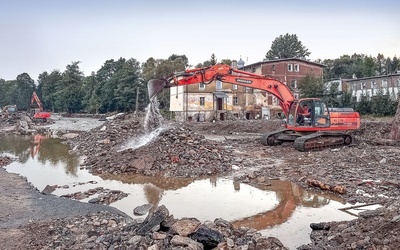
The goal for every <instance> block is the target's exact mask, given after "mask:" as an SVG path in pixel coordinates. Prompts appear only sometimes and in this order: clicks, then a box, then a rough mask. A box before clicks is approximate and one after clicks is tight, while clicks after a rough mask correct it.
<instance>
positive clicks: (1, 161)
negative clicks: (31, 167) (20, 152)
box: [0, 156, 14, 167]
mask: <svg viewBox="0 0 400 250" xmlns="http://www.w3.org/2000/svg"><path fill="white" fill-rule="evenodd" d="M13 161H14V160H13V159H11V157H8V156H0V167H4V166H7V165H8V164H10V163H11V162H13Z"/></svg>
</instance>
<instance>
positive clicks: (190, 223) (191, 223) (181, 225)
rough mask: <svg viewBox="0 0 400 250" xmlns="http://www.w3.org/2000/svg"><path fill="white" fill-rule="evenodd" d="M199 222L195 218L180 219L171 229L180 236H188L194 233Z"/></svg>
mask: <svg viewBox="0 0 400 250" xmlns="http://www.w3.org/2000/svg"><path fill="white" fill-rule="evenodd" d="M200 224H201V222H200V221H199V220H197V219H182V220H178V221H177V222H175V223H174V224H173V225H172V229H173V230H174V231H175V232H176V233H177V234H179V235H180V236H188V235H189V234H192V233H194V232H195V231H196V230H197V228H198V227H199V225H200Z"/></svg>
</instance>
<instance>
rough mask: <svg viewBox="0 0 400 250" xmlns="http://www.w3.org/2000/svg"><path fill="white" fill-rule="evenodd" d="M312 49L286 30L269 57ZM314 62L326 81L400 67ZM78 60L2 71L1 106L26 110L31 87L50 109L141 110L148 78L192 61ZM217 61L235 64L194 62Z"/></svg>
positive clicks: (379, 62)
mask: <svg viewBox="0 0 400 250" xmlns="http://www.w3.org/2000/svg"><path fill="white" fill-rule="evenodd" d="M288 41H290V43H291V44H292V45H293V46H294V45H296V46H297V47H298V49H297V50H290V51H287V52H285V53H283V52H282V53H281V52H279V50H289V47H288V46H283V45H284V44H287V43H288ZM300 52H301V53H300ZM296 53H300V54H296ZM309 54H310V52H308V50H307V48H305V46H303V45H302V44H301V42H300V41H298V39H297V36H295V35H289V34H286V35H285V36H280V37H278V38H277V39H276V40H275V41H274V42H273V45H272V46H271V50H270V51H268V53H267V54H266V60H267V59H268V58H276V56H277V55H279V56H281V57H282V55H283V56H284V57H283V58H285V57H286V58H290V57H297V58H305V57H306V56H308V55H309ZM316 62H318V63H321V64H324V65H326V67H325V69H324V79H325V81H327V80H331V79H340V78H341V79H344V78H352V77H354V76H355V77H357V78H362V77H370V76H376V75H385V74H392V73H396V72H397V71H398V70H399V69H400V60H399V59H398V58H397V57H393V58H389V57H385V56H384V55H382V54H378V55H377V56H376V57H372V56H370V55H363V54H353V55H343V56H341V57H340V58H337V59H325V60H317V61H316ZM79 63H80V62H72V63H71V64H69V65H67V66H66V67H65V70H64V71H63V72H61V71H59V70H53V71H51V72H48V71H44V72H43V73H41V74H40V75H39V76H38V79H32V78H31V76H29V75H28V74H27V73H21V74H20V75H18V76H17V77H16V79H15V80H7V81H6V80H4V79H2V78H1V76H0V107H3V106H5V105H12V104H15V105H17V107H18V109H19V110H28V109H29V106H30V99H31V96H32V93H33V91H36V92H37V94H38V95H39V97H40V99H41V100H42V102H43V105H44V107H45V109H46V110H48V111H52V112H68V113H81V112H87V113H107V112H114V111H134V110H136V108H137V105H136V104H139V105H138V108H139V110H144V108H145V107H146V106H147V104H148V102H149V100H148V95H147V82H148V81H149V80H150V79H153V78H167V77H168V76H169V75H170V74H171V73H172V72H174V71H183V70H185V69H187V68H189V67H192V66H189V64H188V58H187V57H186V56H185V55H175V54H173V55H171V56H170V57H169V58H167V59H154V58H152V57H150V58H149V59H148V60H147V61H146V62H143V63H140V62H139V61H137V60H136V59H134V58H130V59H125V58H119V59H118V60H115V59H110V60H107V61H106V62H104V64H103V65H102V67H101V68H100V69H99V70H98V71H97V72H92V73H91V75H89V76H84V75H83V73H82V71H80V69H79ZM216 63H225V64H231V60H230V59H222V60H220V61H218V59H217V58H216V56H215V54H212V55H211V58H210V60H207V61H205V62H203V63H198V64H197V65H196V67H207V66H210V65H215V64H216ZM300 88H301V90H302V92H303V96H304V97H306V96H312V97H320V98H323V99H325V101H326V102H327V103H328V104H329V105H332V106H352V107H354V108H355V109H356V110H360V111H361V113H362V114H375V115H393V114H394V112H395V111H396V108H392V107H393V106H394V107H396V105H397V100H389V99H387V97H385V96H382V97H379V98H374V99H373V100H363V101H362V102H361V103H358V104H355V103H351V98H350V97H351V96H349V93H337V91H336V90H335V88H334V86H333V87H332V86H331V88H330V89H328V90H327V89H325V88H324V84H323V82H322V79H313V78H312V76H310V77H307V78H306V79H304V81H303V82H302V83H300ZM339 94H340V97H339V98H338V96H339ZM385 98H386V99H385ZM158 99H159V102H160V107H161V109H163V108H164V109H168V107H169V93H168V91H163V92H161V94H160V95H159V96H158ZM373 101H375V102H377V103H379V105H378V104H377V103H374V102H373ZM378 106H379V107H378ZM381 106H382V107H381ZM383 106H384V107H383ZM388 107H390V108H388ZM384 108H385V109H384Z"/></svg>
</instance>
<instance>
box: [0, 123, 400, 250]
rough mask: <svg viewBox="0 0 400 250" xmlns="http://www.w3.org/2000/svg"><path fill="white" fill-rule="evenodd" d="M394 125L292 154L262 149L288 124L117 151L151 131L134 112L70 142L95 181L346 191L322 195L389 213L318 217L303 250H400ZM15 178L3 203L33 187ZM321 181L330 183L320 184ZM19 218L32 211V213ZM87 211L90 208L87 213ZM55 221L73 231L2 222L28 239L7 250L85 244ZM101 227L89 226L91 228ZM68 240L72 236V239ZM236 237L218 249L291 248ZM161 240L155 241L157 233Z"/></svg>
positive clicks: (288, 148) (4, 233)
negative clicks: (17, 186)
mask: <svg viewBox="0 0 400 250" xmlns="http://www.w3.org/2000/svg"><path fill="white" fill-rule="evenodd" d="M390 126H391V120H379V121H377V120H363V121H362V127H361V129H360V130H358V131H355V132H352V135H353V137H354V143H353V144H352V145H351V146H347V147H339V148H334V149H324V150H321V151H315V152H299V151H296V150H295V149H293V147H292V145H291V144H290V143H284V144H282V145H278V146H274V147H269V146H262V145H261V143H260V139H259V138H260V135H261V134H263V133H265V132H268V131H272V130H275V129H278V128H280V122H279V121H267V120H243V121H242V120H239V121H223V122H215V123H208V122H204V123H196V122H192V123H169V124H168V127H167V128H166V129H165V130H164V131H162V132H161V133H160V134H159V135H158V136H157V137H155V138H154V139H153V140H152V141H151V142H150V143H148V144H146V145H145V146H142V147H140V148H138V149H124V150H117V149H119V148H120V146H121V145H122V144H124V143H126V142H127V140H128V139H129V138H131V137H133V136H138V135H142V134H144V133H145V131H144V129H143V124H142V120H141V119H136V118H132V117H129V116H125V117H120V118H119V119H117V120H113V121H107V122H106V123H104V124H103V125H101V126H100V127H98V128H95V129H93V130H91V131H85V132H82V133H80V135H79V136H78V137H76V138H74V139H71V140H70V141H69V144H70V145H71V148H72V149H74V150H75V151H77V152H78V153H80V154H83V155H86V156H87V158H86V161H85V167H87V168H88V169H90V171H91V172H92V173H93V174H96V175H101V174H114V175H123V174H130V173H140V174H144V175H149V176H158V175H165V176H174V177H204V176H215V175H219V176H224V175H227V174H233V175H234V176H235V178H236V180H237V181H241V182H244V183H249V184H253V185H258V184H262V183H264V182H266V181H268V180H271V179H281V180H290V181H292V182H294V183H297V184H299V185H302V186H303V187H304V188H307V189H313V190H320V189H321V187H327V185H329V186H336V187H340V188H341V189H336V190H334V191H331V190H323V191H322V192H333V193H335V194H337V195H339V196H341V197H342V198H343V199H345V200H346V201H347V202H349V203H350V204H354V205H356V204H359V203H362V204H381V205H382V207H381V208H379V209H377V210H373V211H366V212H363V213H360V215H359V218H358V219H356V220H353V221H348V222H320V221H316V222H315V223H319V224H316V225H314V226H313V229H314V230H313V232H312V234H311V240H312V243H310V244H309V245H304V246H301V247H299V249H400V199H399V195H398V194H399V191H400V175H399V169H400V146H399V143H398V142H394V141H390V140H387V136H388V133H389V131H390ZM114 159H119V160H118V161H115V160H114ZM0 162H1V161H0ZM7 162H8V160H4V164H3V165H5V164H7ZM0 176H9V174H7V173H5V172H4V171H0ZM5 178H7V177H5ZM9 181H11V182H5V184H4V183H3V182H1V183H2V185H3V188H2V189H3V190H2V192H3V193H2V197H3V194H4V192H5V193H7V192H9V191H4V189H6V190H7V189H8V190H10V189H9V188H10V186H13V185H14V184H13V183H14V182H15V183H21V182H24V180H23V179H19V178H11V179H10V180H9ZM317 182H319V184H321V185H320V186H315V185H311V184H312V183H317ZM322 184H325V186H324V185H322ZM4 185H6V186H8V188H7V187H4ZM25 189H26V192H37V190H33V189H32V188H29V186H28V185H25ZM338 190H340V193H339V192H338ZM37 193H38V192H37ZM10 197H19V198H18V199H21V200H24V199H25V200H26V199H30V198H29V197H27V198H26V197H24V196H23V195H20V194H18V195H14V196H13V195H12V194H11V196H10ZM39 199H40V198H39ZM11 200H12V198H10V200H9V201H7V200H6V201H4V200H3V201H2V202H1V203H0V205H1V207H0V209H1V210H2V211H5V210H4V209H5V208H6V209H8V207H7V206H6V205H5V203H9V202H10V201H11ZM21 204H22V205H23V206H24V207H28V208H29V207H31V206H32V207H33V208H32V209H36V207H35V206H42V205H43V204H41V205H36V204H28V203H26V202H25V203H18V202H14V203H13V204H12V206H13V207H16V209H17V210H16V211H18V209H21V208H22V207H21ZM88 205H89V204H88ZM89 206H90V205H89ZM54 209H55V208H54ZM56 210H57V209H56ZM4 214H5V213H4V212H2V218H1V219H2V221H3V220H5V221H14V219H15V218H13V216H16V215H13V213H10V215H6V216H5V215H4ZM18 214H19V216H22V215H23V213H18ZM84 214H85V211H84V209H83V211H81V212H80V213H79V215H81V216H83V215H84ZM73 215H75V216H78V214H73ZM60 216H61V215H60ZM2 224H3V223H2ZM56 225H58V226H60V227H62V226H65V227H66V226H67V225H68V222H66V221H60V220H55V218H54V217H51V216H49V218H48V219H47V220H44V218H38V219H37V220H34V221H30V220H29V219H27V218H25V220H24V221H21V223H20V226H19V225H18V226H17V225H10V226H8V227H6V228H4V226H2V227H1V231H0V232H1V234H0V241H1V242H12V240H11V241H10V239H14V236H15V237H17V239H19V241H18V242H19V243H18V245H17V246H18V247H15V246H14V245H13V244H12V243H10V244H9V245H6V247H5V249H21V248H20V247H22V246H25V248H26V249H32V248H31V247H29V246H36V247H34V248H35V249H36V248H37V249H56V248H57V246H58V248H59V249H72V248H73V246H77V245H78V243H77V242H78V240H77V239H76V238H75V240H71V241H68V240H66V239H65V237H64V238H63V241H62V240H60V237H61V236H62V232H61V233H59V234H54V233H53V231H52V230H49V228H55V227H56ZM92 229H93V228H92ZM92 229H91V228H90V227H85V230H88V231H90V230H92ZM88 231H87V234H88ZM122 231H123V230H121V232H122ZM50 232H52V233H50ZM232 232H233V231H232ZM80 233H82V232H80ZM236 233H237V232H236ZM153 234H154V232H153ZM55 235H57V237H56V236H55ZM68 237H70V238H72V237H71V236H70V235H69V234H68ZM135 237H136V236H135ZM229 237H230V238H232V239H235V240H234V242H233V243H231V242H230V241H229V240H228V238H229ZM229 237H227V238H225V240H224V242H225V244H221V245H219V246H218V248H219V249H285V248H284V247H283V246H279V244H278V243H276V242H279V240H278V241H274V242H275V243H276V244H275V245H273V246H274V247H271V246H272V245H268V244H267V245H268V246H269V247H265V248H260V246H261V245H257V240H256V239H257V237H255V236H254V239H253V238H252V241H253V242H256V243H254V244H256V245H254V244H253V245H251V244H250V243H246V244H245V243H243V242H242V241H241V240H239V239H242V238H240V237H237V238H235V237H234V236H233V233H232V234H231V235H229ZM5 239H8V241H5ZM129 240H130V241H132V238H128V240H127V241H126V242H125V243H123V242H122V243H121V241H119V243H118V244H119V246H124V244H126V245H127V246H132V244H133V243H132V242H130V243H128V241H129ZM152 240H153V241H156V240H155V239H154V237H153V239H152ZM142 241H143V240H142ZM153 241H150V243H148V244H147V245H146V246H147V247H153V246H155V245H157V246H158V248H155V247H153V248H149V249H164V248H163V247H162V246H166V245H161V247H160V246H159V245H160V244H161V243H157V244H153V243H154V242H153ZM55 242H57V243H55ZM73 242H75V243H73ZM96 242H97V241H96ZM151 242H153V243H151ZM228 243H229V244H228ZM101 244H103V245H101ZM152 244H153V245H152ZM168 244H170V243H168ZM100 245H101V246H102V247H100V249H109V248H108V247H109V246H108V245H107V244H105V243H104V242H100V243H98V245H91V246H92V247H94V248H95V247H96V246H97V247H99V246H100ZM267 245H264V246H267ZM81 246H82V245H81ZM86 246H87V245H86ZM106 246H107V247H106ZM168 246H169V245H168ZM183 246H184V247H183V248H180V247H182V246H181V245H175V246H172V247H171V246H169V247H168V248H165V249H197V248H190V247H194V246H193V245H188V244H187V245H183ZM189 246H190V247H189ZM245 246H246V247H245ZM255 246H259V247H255ZM254 247H255V248H254ZM3 248H4V247H3ZM75 249H84V248H75ZM130 249H147V248H130ZM198 249H205V248H198Z"/></svg>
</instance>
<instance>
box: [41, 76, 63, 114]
mask: <svg viewBox="0 0 400 250" xmlns="http://www.w3.org/2000/svg"><path fill="white" fill-rule="evenodd" d="M61 79H62V76H61V72H60V71H59V70H53V71H52V72H51V73H50V74H49V73H47V71H45V72H43V73H42V74H40V75H39V79H38V82H39V85H38V92H39V93H38V94H40V95H41V96H42V101H43V105H44V106H45V107H46V108H48V109H51V110H52V111H53V112H54V111H55V110H56V109H58V108H61V107H56V99H57V88H58V85H59V84H60V82H61Z"/></svg>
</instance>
